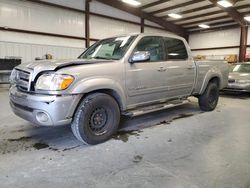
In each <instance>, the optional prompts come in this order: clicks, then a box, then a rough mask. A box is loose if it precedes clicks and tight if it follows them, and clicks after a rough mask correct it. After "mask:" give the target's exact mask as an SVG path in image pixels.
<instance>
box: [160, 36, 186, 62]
mask: <svg viewBox="0 0 250 188" xmlns="http://www.w3.org/2000/svg"><path fill="white" fill-rule="evenodd" d="M164 43H165V47H166V56H167V60H186V59H187V58H188V54H187V50H186V46H185V44H184V43H183V41H182V40H179V39H175V38H167V37H165V38H164Z"/></svg>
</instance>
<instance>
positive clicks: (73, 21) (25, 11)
mask: <svg viewBox="0 0 250 188" xmlns="http://www.w3.org/2000/svg"><path fill="white" fill-rule="evenodd" d="M0 15H1V19H0V26H1V27H9V28H16V29H24V30H31V31H39V32H47V33H56V34H63V35H72V36H79V37H84V36H85V24H84V19H85V16H84V14H83V13H79V12H75V11H65V10H64V9H60V8H55V7H51V6H46V5H40V4H37V3H32V2H28V1H17V0H11V1H10V0H0ZM10 20H11V21H10Z"/></svg>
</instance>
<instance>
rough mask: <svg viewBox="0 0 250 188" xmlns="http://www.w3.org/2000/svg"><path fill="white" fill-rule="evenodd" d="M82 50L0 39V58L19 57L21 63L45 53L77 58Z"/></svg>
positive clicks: (58, 56)
mask: <svg viewBox="0 0 250 188" xmlns="http://www.w3.org/2000/svg"><path fill="white" fill-rule="evenodd" d="M82 52H83V48H73V47H63V46H52V45H41V44H24V43H15V42H4V41H0V58H5V57H7V56H13V57H16V58H18V57H20V58H21V59H22V63H25V62H28V61H33V60H34V59H35V58H36V57H40V58H41V57H42V56H43V55H45V54H47V53H49V54H51V55H52V56H53V59H71V58H77V57H78V56H79V55H80V54H81V53H82Z"/></svg>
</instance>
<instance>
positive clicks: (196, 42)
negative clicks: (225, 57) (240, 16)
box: [189, 28, 240, 49]
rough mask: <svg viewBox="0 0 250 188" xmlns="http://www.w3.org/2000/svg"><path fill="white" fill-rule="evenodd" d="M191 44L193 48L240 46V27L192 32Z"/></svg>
mask: <svg viewBox="0 0 250 188" xmlns="http://www.w3.org/2000/svg"><path fill="white" fill-rule="evenodd" d="M189 45H190V47H191V49H197V48H215V47H226V46H239V45H240V29H239V28H236V29H228V30H221V31H215V32H208V33H197V34H191V35H190V36H189Z"/></svg>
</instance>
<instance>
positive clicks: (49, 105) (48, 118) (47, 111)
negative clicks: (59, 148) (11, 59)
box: [10, 86, 82, 126]
mask: <svg viewBox="0 0 250 188" xmlns="http://www.w3.org/2000/svg"><path fill="white" fill-rule="evenodd" d="M81 97H82V95H80V94H79V95H63V96H60V95H39V94H29V93H24V92H21V91H19V90H17V88H16V87H15V86H12V87H11V88H10V106H11V108H12V110H13V112H14V113H15V114H16V115H17V116H19V117H21V118H23V119H25V120H27V121H30V122H32V123H34V124H36V125H41V126H59V125H68V124H70V123H71V121H72V117H73V115H74V111H75V109H76V108H77V105H78V103H79V101H80V100H81Z"/></svg>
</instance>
